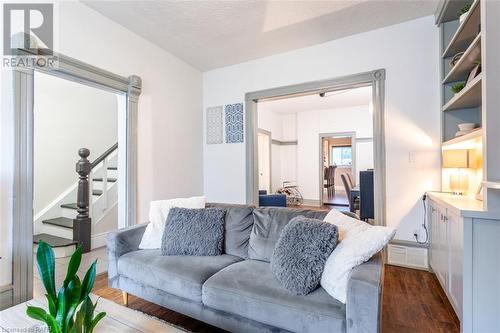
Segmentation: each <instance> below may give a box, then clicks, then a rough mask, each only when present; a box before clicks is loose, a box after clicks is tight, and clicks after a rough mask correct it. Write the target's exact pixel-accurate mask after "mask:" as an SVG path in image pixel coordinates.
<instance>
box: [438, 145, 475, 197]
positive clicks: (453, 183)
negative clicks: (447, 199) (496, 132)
mask: <svg viewBox="0 0 500 333" xmlns="http://www.w3.org/2000/svg"><path fill="white" fill-rule="evenodd" d="M470 167H472V166H471V163H469V151H468V150H467V149H453V150H443V168H449V169H456V170H455V171H454V172H452V173H451V175H450V189H451V191H452V192H453V194H456V195H462V194H464V193H466V192H467V191H468V190H469V176H468V175H467V174H466V173H465V172H462V170H461V169H467V168H470Z"/></svg>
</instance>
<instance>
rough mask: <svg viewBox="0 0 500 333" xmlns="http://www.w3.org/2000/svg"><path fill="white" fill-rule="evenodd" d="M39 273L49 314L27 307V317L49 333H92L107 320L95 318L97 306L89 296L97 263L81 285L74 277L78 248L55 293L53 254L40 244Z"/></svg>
mask: <svg viewBox="0 0 500 333" xmlns="http://www.w3.org/2000/svg"><path fill="white" fill-rule="evenodd" d="M36 260H37V266H38V272H39V273H40V278H41V279H42V282H43V286H44V287H45V290H46V292H47V293H46V294H45V297H46V298H47V302H48V309H49V312H48V313H47V311H45V310H44V309H42V308H39V307H35V306H28V308H27V309H26V314H27V315H28V316H30V317H31V318H33V319H36V320H40V321H43V322H44V323H46V324H47V326H48V328H49V331H50V332H51V333H92V332H93V330H94V328H95V327H96V325H97V323H98V322H99V321H100V320H101V319H102V318H104V316H106V313H105V312H100V313H98V314H97V315H96V316H94V310H95V307H96V305H97V302H96V304H93V303H92V300H91V299H90V296H89V294H90V292H91V291H92V288H93V287H94V281H95V275H96V262H97V260H96V261H94V262H93V263H92V265H91V266H90V268H89V269H88V271H87V273H86V274H85V277H84V278H83V281H80V278H79V277H78V275H77V272H78V268H79V267H80V263H81V260H82V249H81V247H80V246H79V247H78V248H77V249H76V251H75V253H73V255H72V256H71V259H70V261H69V265H68V270H67V273H66V277H65V279H64V282H63V285H62V286H61V288H59V290H58V291H57V293H56V287H55V259H54V251H53V250H52V248H51V247H50V245H48V244H47V243H44V242H40V243H39V244H38V250H37V253H36Z"/></svg>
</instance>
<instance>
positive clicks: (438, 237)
mask: <svg viewBox="0 0 500 333" xmlns="http://www.w3.org/2000/svg"><path fill="white" fill-rule="evenodd" d="M427 198H428V200H429V201H428V206H427V207H428V210H427V221H428V222H429V230H430V239H431V242H430V251H429V255H430V265H431V268H432V270H433V271H434V272H435V273H436V276H437V278H438V280H439V283H440V284H441V286H442V287H443V290H444V291H445V293H446V296H447V297H448V300H449V301H450V303H451V305H452V306H453V308H454V310H455V313H456V314H457V316H458V318H459V319H460V329H461V331H462V332H465V333H469V332H470V333H492V332H500V292H499V291H500V241H499V240H500V211H485V210H484V209H483V203H482V202H478V201H477V200H475V199H473V198H468V197H465V196H454V195H451V194H448V193H437V192H429V193H428V194H427Z"/></svg>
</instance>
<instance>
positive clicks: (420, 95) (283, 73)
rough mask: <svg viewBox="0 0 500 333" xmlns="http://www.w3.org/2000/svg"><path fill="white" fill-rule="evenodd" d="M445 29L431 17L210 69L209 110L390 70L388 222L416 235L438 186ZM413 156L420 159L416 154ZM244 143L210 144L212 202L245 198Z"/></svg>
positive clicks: (206, 82)
mask: <svg viewBox="0 0 500 333" xmlns="http://www.w3.org/2000/svg"><path fill="white" fill-rule="evenodd" d="M437 47H438V30H437V28H436V27H435V26H434V18H433V17H432V16H429V17H425V18H420V19H417V20H413V21H409V22H405V23H401V24H397V25H394V26H390V27H385V28H382V29H378V30H374V31H370V32H366V33H362V34H358V35H354V36H350V37H347V38H343V39H339V40H335V41H331V42H328V43H324V44H320V45H316V46H312V47H307V48H303V49H299V50H295V51H291V52H287V53H283V54H279V55H275V56H270V57H266V58H262V59H258V60H254V61H250V62H246V63H243V64H239V65H234V66H228V67H224V68H220V69H216V70H213V71H209V72H206V73H204V74H203V106H204V108H206V107H209V106H213V105H221V104H228V103H234V102H241V101H244V96H245V93H246V92H252V91H257V90H261V89H267V88H273V87H280V86H286V85H291V84H297V83H301V82H307V81H314V80H320V79H328V78H334V77H339V76H343V75H350V74H355V73H360V72H365V71H371V70H375V69H378V68H385V69H386V76H387V77H386V82H385V119H386V123H385V125H386V133H385V135H386V151H387V155H386V164H387V194H386V199H387V221H386V223H387V224H388V225H391V226H397V227H398V233H397V235H396V238H398V239H407V240H412V239H413V235H412V234H413V231H414V230H415V229H417V228H418V226H419V224H420V223H421V221H422V218H423V211H422V206H421V204H420V196H421V195H422V194H423V192H424V191H428V190H433V189H434V190H436V189H439V182H440V175H439V174H440V169H439V117H440V114H439V112H438V110H439V89H438V73H439V67H438V59H437V58H436V56H435V55H436V54H437V52H438V50H437ZM410 152H412V153H414V156H415V159H414V161H413V162H411V161H412V160H411V159H409V158H408V157H409V153H410ZM245 165H246V161H245V144H244V143H241V144H230V145H228V144H224V145H208V146H207V145H206V146H205V149H204V172H205V179H204V183H205V194H206V195H207V197H208V200H216V201H226V202H245V200H246V198H245V193H246V192H245V186H246V180H245Z"/></svg>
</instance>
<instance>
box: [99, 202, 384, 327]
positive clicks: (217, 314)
mask: <svg viewBox="0 0 500 333" xmlns="http://www.w3.org/2000/svg"><path fill="white" fill-rule="evenodd" d="M209 206H217V207H224V208H226V209H227V213H226V221H225V222H226V225H225V227H226V229H225V241H224V242H225V244H224V247H225V251H224V252H225V253H224V254H223V255H221V256H212V257H196V256H161V255H160V250H139V249H138V246H139V243H140V241H141V238H142V235H143V233H144V230H145V228H146V224H141V225H137V226H133V227H130V228H127V229H122V230H119V231H117V232H113V233H110V234H109V235H108V239H107V242H108V276H109V284H110V286H111V287H113V288H117V289H121V290H122V291H125V292H127V293H130V294H132V295H135V296H138V297H141V298H143V299H145V300H148V301H150V302H153V303H156V304H159V305H161V306H164V307H166V308H168V309H171V310H174V311H177V312H180V313H182V314H185V315H187V316H190V317H193V318H196V319H198V320H201V321H204V322H206V323H208V324H211V325H214V326H217V327H220V328H222V329H225V330H228V331H231V332H301V333H302V332H304V333H305V332H311V333H312V332H314V333H320V332H349V333H351V332H378V331H379V318H380V306H381V292H382V290H381V289H382V279H383V263H382V258H381V255H380V253H379V254H377V255H375V256H374V257H372V258H371V259H370V260H369V261H368V262H366V263H364V264H362V265H360V266H358V267H357V268H355V269H354V271H353V273H352V276H351V279H350V282H349V287H348V297H347V302H346V304H345V305H344V304H342V303H341V302H339V301H337V300H336V299H334V298H333V297H331V296H330V295H328V294H327V293H326V291H325V290H324V289H323V288H321V287H319V288H318V289H316V290H315V291H313V292H312V293H310V294H309V295H306V296H296V295H294V294H292V293H290V292H288V291H287V290H285V289H284V288H283V287H282V286H281V285H280V284H279V283H278V281H277V280H276V279H275V278H274V276H273V275H272V273H271V270H270V267H269V266H270V264H269V260H270V258H271V255H272V252H273V249H274V244H275V243H276V241H277V239H278V237H279V235H280V232H281V230H282V229H283V227H284V226H285V225H286V224H287V223H288V221H289V220H290V219H291V218H293V217H295V216H299V215H303V216H306V217H312V218H319V219H323V217H324V216H325V214H326V213H325V212H319V211H312V210H303V209H290V208H254V207H252V206H243V205H224V204H210V205H209Z"/></svg>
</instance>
